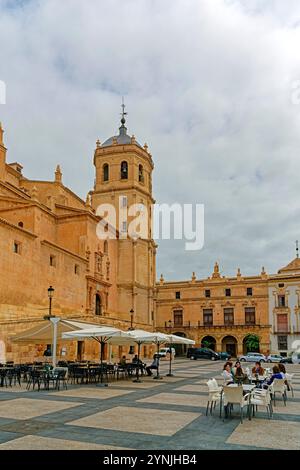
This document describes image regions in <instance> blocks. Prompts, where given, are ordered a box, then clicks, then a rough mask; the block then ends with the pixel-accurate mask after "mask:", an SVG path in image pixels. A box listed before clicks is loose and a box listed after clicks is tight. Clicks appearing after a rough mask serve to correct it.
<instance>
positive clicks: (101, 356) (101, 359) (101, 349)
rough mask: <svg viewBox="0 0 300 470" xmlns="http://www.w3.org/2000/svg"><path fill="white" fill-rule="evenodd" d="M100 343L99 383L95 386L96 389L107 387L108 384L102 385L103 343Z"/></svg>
mask: <svg viewBox="0 0 300 470" xmlns="http://www.w3.org/2000/svg"><path fill="white" fill-rule="evenodd" d="M99 342H100V383H99V384H97V387H108V384H107V383H106V384H105V383H103V347H104V344H105V341H103V340H102V338H101V341H99Z"/></svg>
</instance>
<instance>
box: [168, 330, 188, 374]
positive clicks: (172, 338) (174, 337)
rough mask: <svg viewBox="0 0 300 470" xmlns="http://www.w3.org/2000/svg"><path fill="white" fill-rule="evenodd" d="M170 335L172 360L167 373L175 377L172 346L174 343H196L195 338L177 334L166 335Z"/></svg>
mask: <svg viewBox="0 0 300 470" xmlns="http://www.w3.org/2000/svg"><path fill="white" fill-rule="evenodd" d="M166 336H168V338H169V339H168V341H167V344H169V347H170V353H169V354H170V362H169V373H168V374H167V377H173V375H174V374H172V346H173V344H195V341H194V340H193V339H188V338H184V337H183V336H177V335H166Z"/></svg>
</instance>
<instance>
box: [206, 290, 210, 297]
mask: <svg viewBox="0 0 300 470" xmlns="http://www.w3.org/2000/svg"><path fill="white" fill-rule="evenodd" d="M205 297H207V298H208V297H210V289H206V290H205Z"/></svg>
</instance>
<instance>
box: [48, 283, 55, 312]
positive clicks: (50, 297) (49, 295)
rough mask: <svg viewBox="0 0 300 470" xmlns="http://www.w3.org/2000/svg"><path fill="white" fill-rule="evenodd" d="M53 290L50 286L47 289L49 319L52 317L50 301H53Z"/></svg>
mask: <svg viewBox="0 0 300 470" xmlns="http://www.w3.org/2000/svg"><path fill="white" fill-rule="evenodd" d="M53 294H54V289H53V287H52V286H50V287H49V288H48V297H49V317H50V318H51V317H52V314H51V310H52V299H53Z"/></svg>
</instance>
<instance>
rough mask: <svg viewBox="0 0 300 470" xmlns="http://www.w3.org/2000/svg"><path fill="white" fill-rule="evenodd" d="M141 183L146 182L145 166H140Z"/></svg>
mask: <svg viewBox="0 0 300 470" xmlns="http://www.w3.org/2000/svg"><path fill="white" fill-rule="evenodd" d="M139 182H140V183H143V182H144V168H143V165H139Z"/></svg>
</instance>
